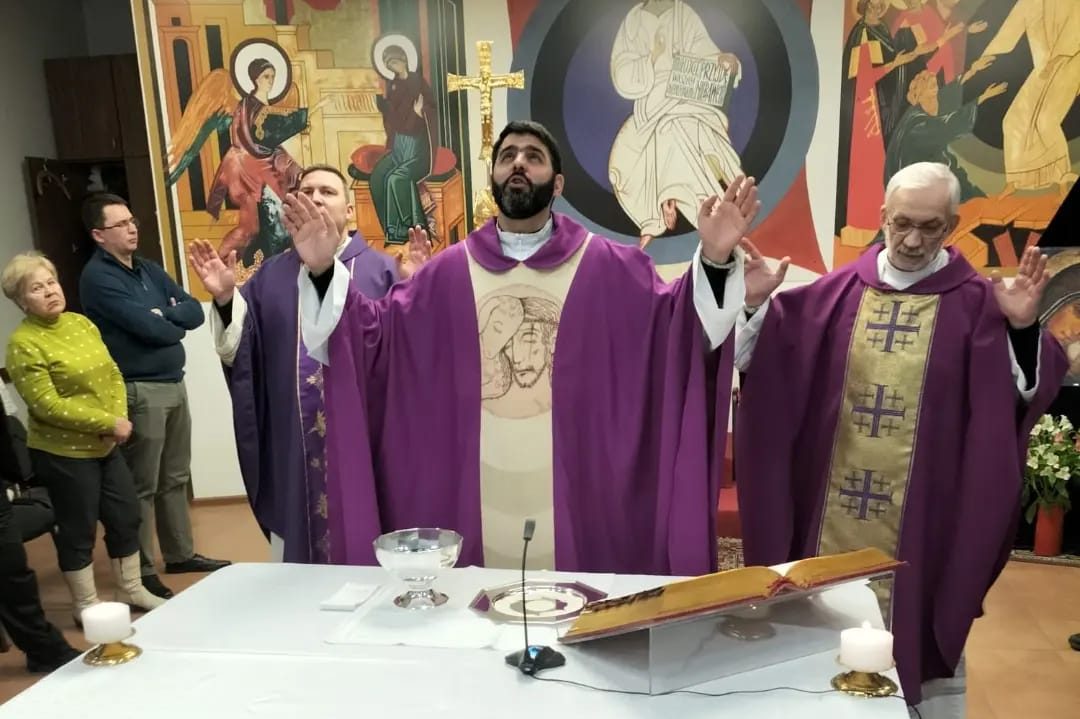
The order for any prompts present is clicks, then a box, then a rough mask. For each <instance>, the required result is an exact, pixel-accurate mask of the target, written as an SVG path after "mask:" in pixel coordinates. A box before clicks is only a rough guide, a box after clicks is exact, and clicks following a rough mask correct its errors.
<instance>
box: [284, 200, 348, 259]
mask: <svg viewBox="0 0 1080 719" xmlns="http://www.w3.org/2000/svg"><path fill="white" fill-rule="evenodd" d="M284 220H285V229H286V230H287V231H288V232H289V234H290V235H291V236H292V238H293V248H294V249H295V250H296V254H297V255H299V256H300V260H301V261H302V262H303V263H304V265H305V266H306V267H307V268H308V271H309V272H311V273H312V274H314V275H321V274H322V273H323V272H326V271H327V270H328V269H330V268H331V267H332V266H333V265H334V253H335V252H336V251H337V248H338V245H339V244H341V231H340V230H339V229H338V227H337V225H335V224H334V220H333V219H332V218H331V217H330V213H329V212H328V211H327V209H326V208H325V207H321V206H318V205H316V204H315V202H314V201H313V200H312V199H311V198H310V197H308V196H307V195H306V194H302V193H301V194H293V193H289V194H288V195H286V196H285V213H284Z"/></svg>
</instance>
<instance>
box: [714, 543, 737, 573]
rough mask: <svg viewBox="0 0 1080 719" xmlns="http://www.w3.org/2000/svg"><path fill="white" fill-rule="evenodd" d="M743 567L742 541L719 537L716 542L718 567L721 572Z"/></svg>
mask: <svg viewBox="0 0 1080 719" xmlns="http://www.w3.org/2000/svg"><path fill="white" fill-rule="evenodd" d="M742 565H743V553H742V540H741V539H738V538H736V537H719V538H717V540H716V566H717V568H718V570H719V571H721V572H722V571H724V570H725V569H738V568H739V567H741V566H742Z"/></svg>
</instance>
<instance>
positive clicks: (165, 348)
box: [79, 194, 229, 599]
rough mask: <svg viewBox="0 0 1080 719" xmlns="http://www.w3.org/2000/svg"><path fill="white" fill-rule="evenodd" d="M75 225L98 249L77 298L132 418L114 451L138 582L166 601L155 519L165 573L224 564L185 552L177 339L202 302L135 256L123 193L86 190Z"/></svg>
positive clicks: (184, 406) (134, 226) (184, 451)
mask: <svg viewBox="0 0 1080 719" xmlns="http://www.w3.org/2000/svg"><path fill="white" fill-rule="evenodd" d="M83 224H84V225H85V226H86V230H87V232H89V233H90V236H91V237H93V238H94V241H95V242H96V243H97V244H98V251H97V252H96V253H95V254H94V256H93V258H91V260H90V261H89V262H88V263H87V264H86V267H84V268H83V272H82V277H81V278H80V280H79V297H80V300H81V301H82V305H83V309H84V310H85V312H86V315H87V316H88V317H89V318H90V319H91V320H92V321H93V322H94V324H96V325H97V326H98V329H100V330H101V338H102V339H103V340H104V341H105V345H106V346H107V347H108V348H109V352H110V354H112V356H113V359H114V360H115V361H116V364H117V365H118V366H119V367H120V372H121V373H122V374H123V375H124V382H125V384H126V386H127V399H128V419H130V420H131V423H132V425H133V426H134V432H133V434H132V438H131V440H130V441H129V442H128V443H127V444H126V445H125V446H124V447H123V452H124V457H125V459H126V460H127V463H128V466H129V467H130V468H131V473H132V475H134V478H135V486H136V490H137V491H138V494H139V501H140V505H141V510H142V527H141V528H140V530H139V544H140V545H141V548H142V579H143V586H145V587H146V588H147V589H148V590H149V591H151V592H152V593H154V594H157V595H158V596H160V597H164V598H166V599H167V598H169V597H170V596H172V592H171V591H170V590H169V589H168V588H167V587H166V586H164V585H163V584H162V583H161V581H160V580H159V579H158V577H157V572H156V571H155V568H154V527H155V524H156V526H157V537H158V543H159V544H160V546H161V554H162V557H163V558H164V560H165V571H166V572H167V573H179V572H211V571H214V570H215V569H220V568H221V567H224V566H226V565H228V564H229V562H226V561H223V560H217V559H208V558H206V557H203V556H202V555H199V554H196V553H195V547H194V542H193V539H192V536H191V519H190V517H189V515H188V485H189V484H190V483H191V414H190V413H189V411H188V398H187V390H186V389H185V387H184V359H185V356H184V347H183V345H182V344H181V340H182V339H183V338H184V335H185V334H187V331H188V330H193V329H195V328H196V327H198V326H199V325H201V324H202V323H203V321H204V319H205V317H204V315H203V309H202V305H201V304H200V303H199V302H198V301H197V300H196V299H195V298H193V297H192V296H191V295H189V294H188V293H187V292H185V291H184V290H183V289H182V288H181V287H180V286H179V285H177V284H176V282H174V281H173V279H172V277H170V276H169V275H168V273H166V272H165V270H164V269H163V268H162V267H161V265H158V264H156V263H154V262H151V261H149V260H146V259H143V258H141V257H136V255H135V251H136V249H138V246H139V229H138V227H139V222H138V220H137V219H136V218H135V217H134V216H133V215H132V214H131V210H130V209H129V208H128V205H127V202H125V201H124V199H123V198H121V197H118V196H116V195H108V194H101V195H93V196H91V197H89V198H87V199H86V201H85V202H84V203H83Z"/></svg>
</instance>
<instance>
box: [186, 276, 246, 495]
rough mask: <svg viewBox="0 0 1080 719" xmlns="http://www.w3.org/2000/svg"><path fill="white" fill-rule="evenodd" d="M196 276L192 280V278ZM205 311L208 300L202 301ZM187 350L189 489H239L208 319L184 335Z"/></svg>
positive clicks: (227, 411)
mask: <svg viewBox="0 0 1080 719" xmlns="http://www.w3.org/2000/svg"><path fill="white" fill-rule="evenodd" d="M196 281H197V280H196ZM203 311H204V312H206V313H207V314H208V316H209V313H210V312H214V308H213V307H212V306H211V303H209V302H207V303H204V304H203ZM184 350H185V351H186V352H187V376H186V377H185V380H184V383H185V384H186V385H187V392H188V406H189V407H190V408H191V489H192V492H193V493H194V495H195V497H196V499H202V498H207V497H235V496H239V495H243V494H244V481H243V479H242V478H241V477H240V463H239V461H238V460H237V458H236V437H235V433H234V432H233V424H232V401H231V400H230V398H229V390H228V388H227V387H226V386H225V375H224V373H223V372H222V369H221V362H220V361H219V360H218V356H217V354H216V353H215V352H214V341H213V339H212V338H211V335H210V321H209V319H207V321H206V322H205V323H204V324H203V326H202V327H200V328H199V329H197V330H195V331H194V332H188V335H187V337H186V338H184Z"/></svg>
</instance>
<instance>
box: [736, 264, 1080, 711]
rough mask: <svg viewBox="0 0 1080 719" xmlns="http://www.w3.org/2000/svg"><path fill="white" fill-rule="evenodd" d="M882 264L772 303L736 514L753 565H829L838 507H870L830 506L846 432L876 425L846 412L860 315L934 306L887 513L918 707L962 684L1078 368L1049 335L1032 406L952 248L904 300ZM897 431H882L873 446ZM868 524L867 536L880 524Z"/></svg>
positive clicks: (898, 649) (991, 308)
mask: <svg viewBox="0 0 1080 719" xmlns="http://www.w3.org/2000/svg"><path fill="white" fill-rule="evenodd" d="M879 251H880V249H879V250H878V251H872V250H871V251H868V252H866V253H865V254H863V256H862V257H860V258H859V260H858V261H857V262H855V263H853V264H852V265H849V266H847V267H844V268H842V269H839V270H837V271H835V272H832V273H830V274H828V275H826V276H825V277H822V278H821V279H819V280H818V281H816V282H814V283H813V284H811V285H807V286H805V287H800V288H798V289H795V290H791V291H788V292H784V293H781V294H779V295H777V296H775V297H774V298H773V300H772V302H771V304H770V306H769V310H768V314H767V315H766V317H765V320H764V323H763V327H762V329H761V334H760V335H759V337H758V341H757V346H756V347H755V349H754V354H753V358H752V360H751V363H750V366H749V369H748V371H747V373H746V376H745V382H744V389H743V392H742V397H741V399H740V402H739V410H738V418H737V424H736V426H737V428H738V429H737V432H736V438H735V443H736V451H735V457H736V463H737V470H736V473H737V476H738V477H739V511H740V515H741V519H742V527H743V542H744V552H745V556H746V564H747V565H759V564H766V565H767V564H776V563H780V562H786V561H789V560H794V559H801V558H803V557H809V556H814V555H815V554H817V552H818V546H819V538H820V537H821V536H822V534H821V533H822V529H823V510H824V507H825V506H826V503H827V502H828V501H830V500H838V501H849V502H853V503H852V504H850V506H851V507H852V508H855V509H856V510H865V508H866V505H867V502H866V501H862V502H861V504H860V500H859V499H858V498H857V497H856V498H855V499H854V500H851V499H847V498H840V497H837V498H830V497H828V496H827V494H826V491H827V490H828V489H829V487H830V484H829V472H830V461H831V460H832V457H833V452H834V447H835V446H839V445H838V444H837V443H838V442H839V440H838V437H840V436H841V435H840V434H839V432H840V429H839V428H840V423H844V422H863V423H864V424H865V423H866V421H867V420H866V417H864V416H863V415H868V414H869V411H868V410H869V409H871V408H867V407H862V406H853V407H848V406H846V405H845V403H844V401H843V398H844V396H845V392H846V391H847V390H848V389H849V388H848V386H847V385H848V381H847V378H848V375H849V374H850V373H851V371H852V370H851V368H850V367H849V365H848V362H849V349H850V348H851V347H852V341H853V334H854V333H857V332H859V329H860V328H857V327H855V322H856V316H857V315H858V313H859V311H860V303H862V302H863V298H864V294H866V293H867V292H868V291H872V290H871V289H870V288H873V289H875V290H878V291H880V292H884V293H890V294H892V293H896V295H897V296H899V295H903V294H906V295H909V296H910V295H918V296H922V297H927V296H930V295H936V296H937V305H936V307H937V309H936V313H937V314H936V323H935V324H934V326H933V327H932V332H933V334H932V338H931V339H929V354H928V357H927V359H926V365H925V371H924V373H923V377H922V381H923V384H922V402H921V404H920V405H919V407H920V409H919V412H918V415H917V417H916V418H915V422H916V429H915V430H914V450H913V451H912V452H911V454H910V455H908V457H909V459H908V460H907V461H908V462H909V464H908V467H909V470H908V475H907V481H906V488H905V492H906V494H905V495H904V496H902V497H901V496H897V497H893V498H891V500H890V499H889V498H886V499H885V500H883V501H884V502H885V503H886V504H890V503H893V504H895V503H898V502H901V501H902V502H903V504H902V514H901V517H900V522H899V525H898V526H899V543H898V545H897V548H896V556H897V558H898V559H900V560H903V561H905V562H907V563H908V566H906V567H901V568H900V569H899V570H898V571H897V573H896V581H895V589H894V593H893V600H892V631H893V634H894V635H895V647H894V654H895V657H896V662H897V667H898V671H899V674H900V680H901V682H902V684H903V688H904V695H905V697H906V698H907V701H908V703H910V704H917V703H918V702H919V701H920V699H921V683H922V682H924V681H927V680H930V679H934V678H939V677H948V676H952V674H953V671H954V669H955V667H956V664H957V662H958V661H959V659H960V655H961V652H962V651H963V649H964V643H965V641H966V639H967V635H968V631H969V629H970V627H971V623H972V622H973V621H974V620H975V619H976V618H977V617H978V616H979V615H980V614H981V613H982V601H983V597H984V596H985V594H986V592H987V590H989V588H990V585H991V584H993V582H994V580H995V579H996V578H997V576H998V574H999V572H1000V571H1001V569H1002V567H1004V565H1005V562H1006V560H1007V559H1008V555H1009V550H1010V549H1011V547H1012V540H1013V537H1014V535H1015V531H1016V526H1017V521H1018V518H1019V503H1020V490H1021V478H1022V474H1023V465H1024V461H1025V457H1026V452H1027V437H1028V432H1029V431H1030V429H1031V427H1032V426H1033V424H1034V423H1035V421H1036V420H1037V419H1038V417H1039V416H1040V415H1041V414H1042V413H1043V411H1044V410H1045V409H1046V408H1047V407H1048V406H1049V404H1050V402H1051V400H1052V399H1053V398H1054V396H1055V395H1056V394H1057V392H1058V388H1059V387H1060V385H1061V380H1062V378H1063V377H1064V375H1065V369H1066V366H1067V363H1066V360H1065V355H1064V352H1063V351H1062V350H1061V347H1060V346H1059V345H1058V343H1057V342H1056V341H1055V340H1054V339H1053V338H1052V337H1051V336H1050V335H1049V334H1048V333H1046V332H1043V334H1042V346H1041V348H1040V356H1039V368H1040V373H1039V378H1038V392H1037V393H1036V396H1035V397H1034V398H1033V399H1032V401H1031V402H1030V403H1028V404H1026V405H1025V404H1024V402H1023V401H1022V399H1021V398H1020V396H1019V394H1018V392H1017V389H1016V383H1015V381H1014V379H1013V376H1012V371H1011V364H1010V359H1009V349H1008V346H1007V345H1008V342H1009V339H1008V332H1007V323H1006V321H1005V318H1004V316H1003V315H1002V314H1001V311H1000V310H999V309H998V305H997V301H996V299H995V298H994V293H993V289H992V285H991V283H990V282H989V281H988V280H986V279H984V278H982V277H979V275H978V274H977V273H976V272H975V270H974V269H973V268H972V267H971V265H970V264H968V262H967V261H966V260H965V259H964V258H963V257H962V256H961V255H960V254H959V253H958V252H957V251H956V250H955V249H953V248H950V249H949V250H948V252H949V264H948V265H946V266H945V267H944V268H942V269H941V270H940V271H938V272H935V273H934V274H932V275H930V276H929V277H926V278H924V279H923V280H921V281H920V282H918V283H916V284H914V285H912V286H911V287H909V288H907V289H906V290H902V291H900V290H895V289H892V288H890V287H888V286H887V285H885V284H884V283H882V282H881V280H880V279H879V277H878V265H877V255H878V252H879ZM930 299H931V301H932V299H933V298H930ZM895 304H897V305H899V303H895ZM900 319H901V320H902V318H900ZM886 324H891V325H892V327H891V329H889V328H888V327H885V325H886ZM870 329H873V330H880V332H877V334H875V335H874V336H873V337H872V341H873V342H874V343H876V344H877V347H878V348H879V349H881V350H882V351H902V348H903V347H905V346H906V342H907V340H906V339H902V338H901V336H902V335H904V334H905V333H910V332H911V331H913V329H914V328H913V327H908V326H906V325H904V323H903V321H898V319H897V318H896V317H893V318H892V319H891V320H890V319H889V318H884V319H882V323H881V324H875V325H874V326H873V327H872V328H870ZM882 361H884V360H882ZM871 381H874V382H879V383H886V382H887V381H888V378H884V379H882V378H876V379H875V378H871ZM879 386H882V385H879ZM878 405H881V402H878ZM897 406H899V405H897ZM859 413H862V414H859ZM857 415H858V416H857ZM885 421H886V420H882V422H885ZM884 426H885V425H884V424H882V423H881V422H879V421H878V419H877V418H875V419H874V421H873V423H871V426H870V429H869V430H867V431H866V432H865V433H866V434H875V435H876V432H877V430H878V429H880V428H882V427H884ZM875 486H876V485H875ZM862 491H864V492H869V491H870V490H866V489H864V490H862ZM840 493H841V494H844V493H846V494H847V495H850V496H854V495H856V494H858V492H857V491H853V490H851V489H850V488H845V489H843V490H841V492H840ZM868 496H869V495H868ZM864 499H865V498H864ZM871 506H872V507H873V506H876V505H873V504H871ZM878 508H879V509H880V506H878ZM856 514H857V517H858V520H860V521H863V522H866V523H872V522H874V521H875V518H876V517H875V512H867V511H861V513H860V512H856ZM867 526H869V524H868V525H867ZM867 531H868V533H870V532H871V530H870V529H868V530H867ZM849 548H850V549H858V548H860V547H856V546H852V547H849Z"/></svg>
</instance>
